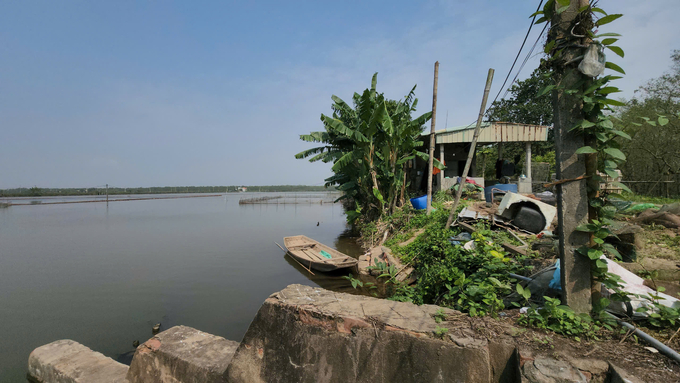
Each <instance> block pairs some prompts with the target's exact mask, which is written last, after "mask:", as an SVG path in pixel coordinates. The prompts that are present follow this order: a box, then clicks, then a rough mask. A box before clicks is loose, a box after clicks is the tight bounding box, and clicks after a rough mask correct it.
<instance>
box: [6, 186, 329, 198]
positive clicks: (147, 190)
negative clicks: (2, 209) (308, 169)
mask: <svg viewBox="0 0 680 383" xmlns="http://www.w3.org/2000/svg"><path fill="white" fill-rule="evenodd" d="M243 188H245V189H246V190H245V191H246V192H312V191H335V187H332V186H331V187H324V186H310V185H269V186H245V185H244V186H241V185H239V186H161V187H134V188H120V187H109V190H108V193H109V195H119V194H172V193H225V192H226V193H235V192H239V191H241V190H243ZM105 194H106V188H102V187H93V188H40V187H37V186H34V187H32V188H15V189H0V197H40V196H78V195H105Z"/></svg>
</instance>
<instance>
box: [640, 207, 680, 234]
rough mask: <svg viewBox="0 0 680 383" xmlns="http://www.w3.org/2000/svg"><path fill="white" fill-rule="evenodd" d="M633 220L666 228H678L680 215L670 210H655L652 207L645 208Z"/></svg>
mask: <svg viewBox="0 0 680 383" xmlns="http://www.w3.org/2000/svg"><path fill="white" fill-rule="evenodd" d="M634 221H635V222H638V223H644V224H647V225H651V224H655V225H661V226H664V227H667V228H674V229H676V228H680V216H678V215H676V214H673V213H671V212H670V211H658V212H655V211H654V209H647V210H645V211H643V212H642V213H640V215H638V216H637V218H635V219H634Z"/></svg>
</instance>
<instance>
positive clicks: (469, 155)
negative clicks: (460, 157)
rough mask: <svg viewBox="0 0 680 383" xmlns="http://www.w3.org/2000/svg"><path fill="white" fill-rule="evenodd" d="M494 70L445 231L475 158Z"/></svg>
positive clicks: (483, 99)
mask: <svg viewBox="0 0 680 383" xmlns="http://www.w3.org/2000/svg"><path fill="white" fill-rule="evenodd" d="M493 73H494V70H493V69H491V68H489V74H488V75H487V76H486V86H485V87H484V96H483V97H482V107H481V108H480V109H479V116H478V117H477V126H476V127H475V134H474V136H472V143H471V144H470V152H469V153H468V158H467V161H465V169H463V174H462V175H461V181H460V183H459V185H458V192H457V193H456V199H455V200H454V201H453V206H452V207H451V213H450V214H449V219H448V220H447V221H446V226H444V227H446V228H447V229H448V228H449V226H451V223H452V222H453V216H454V215H455V214H456V208H457V207H458V203H459V202H460V196H461V195H462V194H463V189H464V188H465V179H466V178H467V175H468V172H469V171H470V165H471V164H472V157H474V156H475V148H476V147H477V139H478V138H479V132H480V131H481V130H482V129H481V128H482V119H483V118H484V112H486V101H487V100H488V98H489V90H490V89H491V82H492V81H493Z"/></svg>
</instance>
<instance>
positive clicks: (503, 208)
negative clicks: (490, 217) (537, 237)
mask: <svg viewBox="0 0 680 383" xmlns="http://www.w3.org/2000/svg"><path fill="white" fill-rule="evenodd" d="M498 215H500V216H501V217H504V218H507V219H510V220H512V222H513V224H514V225H515V226H517V227H519V228H521V229H524V230H527V231H530V232H532V233H539V232H541V231H543V230H548V229H550V226H551V225H552V222H553V220H554V219H555V216H557V209H556V208H555V207H554V206H551V205H548V204H547V203H543V202H541V201H539V200H536V199H533V198H529V197H525V196H523V195H521V194H517V193H506V194H505V197H503V201H501V204H500V206H498Z"/></svg>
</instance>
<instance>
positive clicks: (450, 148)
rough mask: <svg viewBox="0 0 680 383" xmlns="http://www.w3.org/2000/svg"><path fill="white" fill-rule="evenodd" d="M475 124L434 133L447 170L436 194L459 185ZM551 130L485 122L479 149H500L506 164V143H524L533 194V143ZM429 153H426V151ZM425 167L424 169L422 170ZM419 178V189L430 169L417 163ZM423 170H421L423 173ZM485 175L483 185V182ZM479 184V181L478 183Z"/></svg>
mask: <svg viewBox="0 0 680 383" xmlns="http://www.w3.org/2000/svg"><path fill="white" fill-rule="evenodd" d="M475 126H476V124H471V125H464V126H456V127H451V128H447V129H443V130H438V131H435V157H437V158H438V159H440V160H441V159H442V158H443V159H444V163H445V164H446V169H445V170H444V171H443V172H440V173H438V174H437V175H436V176H435V178H436V180H435V181H434V182H435V190H446V189H449V188H450V187H451V186H453V185H454V184H455V183H456V182H457V177H459V176H461V175H462V173H463V169H464V168H465V162H466V161H467V156H468V153H469V151H470V145H471V143H472V139H473V136H474V133H475ZM548 129H551V127H549V126H544V125H530V124H518V123H512V122H485V123H482V125H481V130H480V133H479V138H478V139H477V147H478V148H479V147H480V146H483V145H489V144H496V145H498V158H499V159H500V160H503V144H504V143H507V142H524V143H525V145H526V158H525V167H524V169H525V174H526V175H527V178H528V179H527V180H526V181H525V182H528V185H529V190H528V191H526V190H525V191H526V192H529V193H530V192H531V186H530V185H531V143H532V142H540V141H547V140H548ZM429 135H430V133H429V132H424V133H423V134H422V137H423V141H425V147H427V145H428V143H429V140H428V139H427V137H428V136H429ZM426 150H427V149H426ZM476 160H477V155H476V153H475V156H474V157H473V159H472V164H471V165H472V166H471V167H470V172H469V174H468V176H469V177H473V178H476V177H477V174H476ZM423 166H424V168H423ZM416 168H417V169H416V170H417V176H416V178H415V181H416V185H421V183H422V182H421V181H422V178H421V177H423V176H424V177H427V165H426V164H424V163H418V164H417V165H416ZM421 168H422V169H421ZM483 176H484V175H483V174H482V175H481V178H480V179H481V181H482V182H483ZM476 180H477V179H476Z"/></svg>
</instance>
